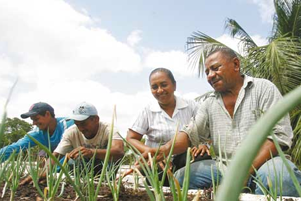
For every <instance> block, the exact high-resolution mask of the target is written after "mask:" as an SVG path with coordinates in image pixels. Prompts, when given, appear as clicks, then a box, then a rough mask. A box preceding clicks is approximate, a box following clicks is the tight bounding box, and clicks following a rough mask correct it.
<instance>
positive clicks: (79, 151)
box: [69, 147, 94, 159]
mask: <svg viewBox="0 0 301 201" xmlns="http://www.w3.org/2000/svg"><path fill="white" fill-rule="evenodd" d="M93 154H94V151H93V150H92V149H89V148H86V147H77V148H75V149H73V150H72V151H71V152H70V153H69V157H70V158H72V159H76V158H77V157H78V156H80V155H81V156H83V157H85V158H92V157H93Z"/></svg>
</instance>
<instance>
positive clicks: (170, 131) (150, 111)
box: [130, 97, 197, 147]
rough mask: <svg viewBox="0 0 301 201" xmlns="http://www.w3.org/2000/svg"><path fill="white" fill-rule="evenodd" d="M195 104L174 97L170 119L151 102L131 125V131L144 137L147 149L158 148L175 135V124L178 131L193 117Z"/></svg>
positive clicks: (156, 103)
mask: <svg viewBox="0 0 301 201" xmlns="http://www.w3.org/2000/svg"><path fill="white" fill-rule="evenodd" d="M196 111H197V103H196V102H195V101H193V100H185V99H182V98H180V97H176V108H175V110H174V113H173V115H172V117H170V116H169V115H168V114H167V113H166V112H165V111H164V110H162V108H161V107H160V105H159V104H158V102H157V101H156V102H153V103H151V104H150V105H148V106H147V107H145V108H144V109H143V110H142V112H140V114H139V115H138V117H137V119H136V120H135V122H134V123H133V125H132V127H131V128H130V129H131V130H133V131H135V132H137V133H139V134H141V135H146V141H145V144H146V145H147V146H149V147H159V145H160V143H161V145H163V144H165V143H166V142H168V141H169V140H170V139H172V138H173V136H174V135H175V132H176V129H177V124H178V123H179V130H180V129H181V128H182V127H183V126H184V125H186V124H188V123H189V121H190V120H191V118H192V117H193V116H195V114H196Z"/></svg>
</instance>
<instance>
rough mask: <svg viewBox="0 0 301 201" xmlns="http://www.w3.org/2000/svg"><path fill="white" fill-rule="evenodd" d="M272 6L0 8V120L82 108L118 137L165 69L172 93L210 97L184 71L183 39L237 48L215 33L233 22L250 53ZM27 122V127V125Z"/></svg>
mask: <svg viewBox="0 0 301 201" xmlns="http://www.w3.org/2000/svg"><path fill="white" fill-rule="evenodd" d="M273 14H274V7H273V0H227V1H224V0H210V1H209V0H207V1H205V0H188V1H180V0H178V1H175V0H174V1H172V0H163V1H162V0H161V1H160V0H152V1H146V0H144V1H143V0H128V1H124V0H119V1H117V0H110V1H104V0H65V1H64V0H26V1H25V0H0V86H1V87H0V115H1V114H3V112H4V109H3V108H4V105H5V102H6V100H7V98H8V96H9V92H10V89H11V88H12V85H13V83H14V82H16V80H17V84H16V86H15V88H14V90H13V92H12V96H11V99H10V101H9V103H8V106H7V116H8V117H10V118H13V117H18V118H20V114H21V113H24V112H27V111H28V109H29V107H30V106H31V105H32V104H33V103H36V102H40V101H42V102H47V103H49V104H50V105H52V106H53V107H54V109H55V114H56V116H57V117H62V116H69V115H70V114H71V112H72V110H73V108H74V107H75V106H76V105H77V104H79V103H80V102H83V101H86V102H89V103H92V104H94V105H95V106H96V108H97V110H98V113H99V116H100V119H101V120H102V121H106V122H111V120H112V114H113V108H114V105H116V114H117V118H116V122H115V125H116V127H118V128H119V130H120V133H121V134H122V135H123V136H125V135H126V131H127V128H128V127H130V126H131V123H132V122H133V120H134V119H135V118H136V116H137V114H138V113H139V112H140V111H141V109H142V108H143V107H144V106H146V105H147V104H148V103H149V102H151V101H154V98H153V96H152V94H151V92H150V87H149V83H148V76H149V73H150V72H151V71H152V70H153V69H155V68H158V67H165V68H168V69H170V70H171V71H172V72H173V74H174V77H175V79H176V81H177V91H176V95H177V96H181V97H184V98H187V99H193V98H195V97H197V96H199V95H202V94H203V93H205V92H207V91H210V90H212V88H211V86H210V85H209V84H208V83H207V81H206V78H204V77H198V74H197V71H196V67H195V66H191V65H188V57H187V51H186V42H187V38H188V37H190V36H191V35H192V34H193V32H196V31H200V32H203V33H205V34H207V35H209V36H211V37H213V38H215V39H217V40H219V41H221V42H223V43H225V44H226V45H228V46H230V47H231V48H233V49H235V50H237V48H238V44H237V40H235V39H232V38H231V37H230V36H229V33H228V32H227V31H226V30H225V29H224V24H225V21H226V19H228V18H230V19H234V20H236V21H237V22H238V23H239V24H240V25H241V27H243V28H244V30H246V31H247V32H248V34H249V35H250V36H251V37H252V38H253V39H254V40H255V42H256V43H257V44H258V45H264V44H266V43H267V39H266V38H267V37H268V36H269V35H270V34H271V30H272V20H273ZM26 121H28V122H30V123H31V121H30V119H26Z"/></svg>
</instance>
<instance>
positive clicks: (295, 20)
mask: <svg viewBox="0 0 301 201" xmlns="http://www.w3.org/2000/svg"><path fill="white" fill-rule="evenodd" d="M274 6H275V11H276V12H275V16H274V23H273V35H272V37H271V38H270V40H274V39H276V38H278V37H284V36H286V37H290V36H292V37H301V32H300V31H301V0H275V1H274Z"/></svg>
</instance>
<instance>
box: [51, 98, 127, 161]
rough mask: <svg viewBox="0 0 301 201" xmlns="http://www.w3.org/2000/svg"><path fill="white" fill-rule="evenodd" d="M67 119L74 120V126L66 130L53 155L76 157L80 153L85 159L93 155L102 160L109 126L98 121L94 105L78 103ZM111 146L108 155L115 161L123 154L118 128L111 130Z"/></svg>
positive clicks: (109, 129)
mask: <svg viewBox="0 0 301 201" xmlns="http://www.w3.org/2000/svg"><path fill="white" fill-rule="evenodd" d="M69 119H72V120H74V124H75V125H74V126H72V127H70V128H69V129H68V130H66V132H65V134H64V136H63V138H62V140H61V142H60V144H59V145H58V146H57V148H56V149H55V150H54V155H57V156H58V155H60V156H62V155H66V154H67V153H69V157H70V158H72V159H77V158H78V157H79V156H80V155H81V156H83V157H84V158H86V159H91V158H92V157H93V156H94V155H95V158H96V159H99V160H103V159H104V158H105V155H106V151H107V150H106V147H107V144H108V137H109V133H110V132H111V126H110V125H109V124H107V123H104V122H101V121H99V117H98V112H97V110H96V108H95V107H94V105H92V104H90V103H86V102H83V103H80V104H79V105H77V106H76V107H75V109H74V110H73V114H72V115H71V116H70V117H69ZM113 132H114V133H113V140H112V147H111V150H110V157H111V159H112V160H113V161H117V160H119V159H120V158H122V157H123V155H124V148H123V141H122V139H121V138H120V136H119V134H118V130H117V129H116V128H114V130H113Z"/></svg>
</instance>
